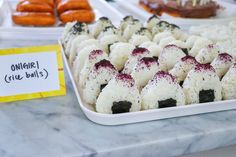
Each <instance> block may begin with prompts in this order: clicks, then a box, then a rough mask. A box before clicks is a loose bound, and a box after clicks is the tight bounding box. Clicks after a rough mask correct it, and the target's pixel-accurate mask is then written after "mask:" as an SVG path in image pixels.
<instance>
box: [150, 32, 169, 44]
mask: <svg viewBox="0 0 236 157" xmlns="http://www.w3.org/2000/svg"><path fill="white" fill-rule="evenodd" d="M167 37H173V35H172V34H171V32H170V31H164V32H161V33H158V34H156V35H155V36H154V37H153V42H154V43H157V44H159V43H160V41H161V40H162V39H164V38H167Z"/></svg>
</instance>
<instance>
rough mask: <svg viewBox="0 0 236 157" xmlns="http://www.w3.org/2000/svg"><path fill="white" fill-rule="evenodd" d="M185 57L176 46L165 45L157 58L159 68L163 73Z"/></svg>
mask: <svg viewBox="0 0 236 157" xmlns="http://www.w3.org/2000/svg"><path fill="white" fill-rule="evenodd" d="M184 56H186V54H185V53H184V52H183V51H182V49H181V48H179V47H178V46H176V45H167V46H165V47H164V48H163V50H162V52H161V54H160V56H159V60H158V61H159V64H160V68H161V69H162V70H164V71H166V70H170V69H172V68H173V67H174V65H175V64H176V63H177V62H178V61H179V60H181V58H183V57H184Z"/></svg>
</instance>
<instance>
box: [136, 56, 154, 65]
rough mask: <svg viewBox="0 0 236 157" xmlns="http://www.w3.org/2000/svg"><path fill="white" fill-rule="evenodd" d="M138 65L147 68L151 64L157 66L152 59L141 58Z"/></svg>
mask: <svg viewBox="0 0 236 157" xmlns="http://www.w3.org/2000/svg"><path fill="white" fill-rule="evenodd" d="M139 63H140V64H145V65H146V66H147V67H150V66H151V65H152V64H157V60H156V59H155V58H153V57H143V58H142V59H140V60H139Z"/></svg>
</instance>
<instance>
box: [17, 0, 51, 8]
mask: <svg viewBox="0 0 236 157" xmlns="http://www.w3.org/2000/svg"><path fill="white" fill-rule="evenodd" d="M25 1H28V2H29V3H47V4H48V5H50V6H51V7H53V8H54V1H53V0H20V3H23V2H25Z"/></svg>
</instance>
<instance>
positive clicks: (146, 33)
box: [134, 27, 152, 40]
mask: <svg viewBox="0 0 236 157" xmlns="http://www.w3.org/2000/svg"><path fill="white" fill-rule="evenodd" d="M134 34H136V35H143V36H146V37H148V38H149V39H150V40H152V33H151V32H150V31H149V30H148V29H147V28H145V27H141V28H140V29H139V30H138V31H136V32H135V33H134Z"/></svg>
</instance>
